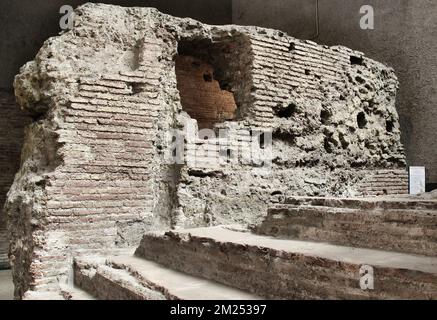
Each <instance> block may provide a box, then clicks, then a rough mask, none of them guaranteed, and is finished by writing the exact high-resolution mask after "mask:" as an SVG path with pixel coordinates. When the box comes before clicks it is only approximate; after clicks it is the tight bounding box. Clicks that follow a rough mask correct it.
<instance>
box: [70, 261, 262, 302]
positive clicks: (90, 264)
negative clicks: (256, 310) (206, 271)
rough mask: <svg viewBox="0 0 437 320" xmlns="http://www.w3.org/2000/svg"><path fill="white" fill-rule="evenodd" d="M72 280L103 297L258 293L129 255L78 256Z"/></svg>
mask: <svg viewBox="0 0 437 320" xmlns="http://www.w3.org/2000/svg"><path fill="white" fill-rule="evenodd" d="M74 281H75V284H76V285H77V286H79V287H81V288H82V289H84V290H85V291H87V292H89V293H90V294H92V295H93V296H95V297H97V298H98V299H104V300H166V299H168V300H254V299H261V298H260V297H258V296H256V295H254V294H250V293H247V292H244V291H242V290H239V289H235V288H232V287H228V286H225V285H223V284H219V283H217V282H214V281H211V280H206V279H202V278H197V277H193V276H190V275H187V274H184V273H181V272H178V271H174V270H170V269H167V268H165V267H163V266H162V265H159V264H157V263H155V262H151V261H147V260H145V259H142V258H138V257H135V256H132V255H126V256H113V257H107V258H104V259H103V258H100V259H95V258H84V257H81V258H77V259H76V261H75V265H74Z"/></svg>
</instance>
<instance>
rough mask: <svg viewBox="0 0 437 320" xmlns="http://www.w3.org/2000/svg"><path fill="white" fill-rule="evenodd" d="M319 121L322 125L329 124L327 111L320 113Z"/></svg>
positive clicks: (329, 118)
mask: <svg viewBox="0 0 437 320" xmlns="http://www.w3.org/2000/svg"><path fill="white" fill-rule="evenodd" d="M320 121H321V122H322V124H329V123H330V122H331V113H330V112H329V111H327V110H322V111H320Z"/></svg>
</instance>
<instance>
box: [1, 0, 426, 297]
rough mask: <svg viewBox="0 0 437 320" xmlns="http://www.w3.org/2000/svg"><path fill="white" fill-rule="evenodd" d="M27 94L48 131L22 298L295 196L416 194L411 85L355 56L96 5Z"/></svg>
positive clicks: (32, 133) (33, 192) (27, 202)
mask: <svg viewBox="0 0 437 320" xmlns="http://www.w3.org/2000/svg"><path fill="white" fill-rule="evenodd" d="M14 86H15V94H16V97H17V100H18V103H19V104H20V105H21V107H22V108H23V109H25V110H27V111H28V112H30V113H31V114H32V116H33V119H34V121H33V123H32V124H30V125H29V126H28V127H27V129H26V134H25V142H24V147H23V152H22V165H21V168H20V170H19V172H18V174H17V175H16V178H15V181H14V184H13V186H12V188H11V190H10V192H9V194H8V199H7V204H6V210H7V215H8V232H9V236H10V241H11V245H10V259H11V264H12V268H13V276H14V283H15V288H16V291H15V295H16V297H23V296H25V293H26V292H28V293H27V294H29V292H46V291H54V292H56V291H59V290H60V288H61V287H62V286H63V285H65V284H68V283H69V281H70V282H71V280H72V274H73V259H80V258H81V257H82V258H84V259H86V257H89V256H90V255H94V254H97V253H98V254H104V253H105V252H115V251H116V250H119V249H122V248H136V247H137V246H138V245H139V243H140V241H141V239H142V238H143V235H144V234H145V233H146V232H149V231H161V230H170V229H176V230H178V229H182V228H194V227H212V226H217V225H224V224H235V223H238V224H241V225H258V224H260V223H261V222H263V221H264V223H266V222H265V219H267V220H266V221H267V222H268V221H269V220H268V219H269V217H268V216H267V215H268V210H267V209H268V208H270V207H271V206H272V205H275V204H279V203H282V202H283V201H284V199H286V198H289V197H290V196H306V197H309V196H317V197H336V196H337V197H340V196H341V197H351V196H354V197H357V196H374V195H399V194H405V193H407V184H408V177H407V174H406V170H405V169H406V164H405V156H404V152H403V147H402V145H401V142H400V127H399V123H398V115H397V112H396V109H395V98H396V92H397V89H398V81H397V78H396V76H395V73H394V71H393V70H392V69H391V68H389V67H387V66H385V65H383V64H381V63H379V62H376V61H373V60H371V59H369V58H367V57H366V56H365V55H364V54H363V53H361V52H357V51H354V50H351V49H349V48H346V47H342V46H335V47H328V46H322V45H318V44H316V43H314V42H312V41H307V40H298V39H295V38H293V37H291V36H289V35H287V34H284V33H283V32H280V31H276V30H269V29H264V28H258V27H243V26H234V25H230V26H210V25H205V24H202V23H200V22H198V21H195V20H192V19H182V18H176V17H172V16H169V15H165V14H162V13H160V12H159V11H157V10H156V9H153V8H123V7H118V6H110V5H102V4H86V5H83V6H80V7H79V8H77V9H76V10H75V16H74V28H73V29H72V30H70V31H67V32H64V33H63V34H61V35H60V36H57V37H53V38H50V39H48V40H47V41H46V42H45V43H44V45H43V47H42V48H41V49H40V51H39V53H38V54H37V56H36V57H35V59H34V60H33V61H31V62H28V63H27V64H26V65H24V66H23V67H22V69H21V70H20V74H19V75H17V76H16V78H15V84H14ZM202 129H212V132H216V133H217V136H215V137H207V138H206V137H204V136H202V132H206V131H205V130H202ZM175 131H176V132H178V133H180V134H181V135H182V141H183V142H184V145H183V146H182V149H180V150H179V151H180V152H179V153H181V154H182V156H183V157H182V158H183V161H182V162H174V161H173V162H172V161H169V159H170V158H171V155H172V154H173V153H175V147H174V137H173V135H172V132H175ZM198 131H199V132H200V134H198ZM207 132H211V130H210V131H207ZM219 132H221V133H223V132H224V133H225V136H224V137H223V136H219V134H218V133H219ZM177 148H181V147H180V146H176V149H177ZM248 154H249V155H250V156H247V155H248ZM260 228H261V229H262V227H260ZM267 229H268V228H267V227H266V228H264V229H263V230H264V232H266V230H267ZM284 232H285V231H284ZM381 243H384V241H381ZM411 248H412V249H411V250H413V251H414V250H415V248H416V246H414V245H411ZM430 248H431V247H430ZM417 250H418V251H420V250H419V249H417ZM427 250H428V249H427ZM427 250H425V249H424V250H422V251H427ZM427 252H428V251H427ZM161 260H162V259H161ZM77 261H79V260H77ZM76 264H77V265H80V263H79V262H77V263H76ZM197 275H198V274H197ZM79 278H80V277H79ZM77 279H78V278H76V280H77ZM81 279H82V278H81ZM82 280H83V279H82ZM247 281H248V282H250V280H247ZM82 282H83V281H82ZM231 282H232V281H229V283H231ZM275 283H276V282H275ZM248 287H250V286H249V285H248V286H243V288H240V289H247V288H248ZM103 291H105V290H102V291H101V292H103ZM255 293H260V291H259V290H258V291H255ZM261 293H262V291H261ZM269 295H270V296H277V295H275V294H269ZM279 295H280V294H279ZM315 296H316V295H315ZM118 297H119V298H120V297H121V296H118ZM130 297H132V296H130ZM133 297H138V295H133ZM151 297H155V298H156V297H163V296H162V295H161V296H160V295H151ZM282 297H290V296H289V295H287V294H284V295H282ZM163 298H165V297H163ZM167 298H168V297H167ZM246 298H247V297H246Z"/></svg>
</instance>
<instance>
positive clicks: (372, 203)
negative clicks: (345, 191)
mask: <svg viewBox="0 0 437 320" xmlns="http://www.w3.org/2000/svg"><path fill="white" fill-rule="evenodd" d="M284 203H285V204H291V205H296V206H297V205H299V206H302V205H310V206H323V207H335V208H338V207H341V208H349V209H367V210H370V209H408V210H437V200H436V199H423V198H418V197H413V196H397V197H393V196H380V197H369V198H329V197H288V198H286V199H285V201H284Z"/></svg>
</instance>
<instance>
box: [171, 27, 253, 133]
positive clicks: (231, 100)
mask: <svg viewBox="0 0 437 320" xmlns="http://www.w3.org/2000/svg"><path fill="white" fill-rule="evenodd" d="M248 48H250V46H249V42H248V41H247V40H246V39H245V38H244V37H243V36H240V35H234V36H227V37H225V38H223V39H214V41H212V40H211V39H204V38H188V39H181V40H180V41H179V43H178V55H177V56H176V77H177V85H178V89H179V92H180V97H181V103H182V107H183V109H184V110H185V111H186V112H187V113H188V114H189V115H190V116H191V117H192V118H193V119H196V120H197V122H198V125H199V129H203V128H210V129H212V128H214V125H215V124H216V123H222V122H225V121H232V120H237V119H240V118H242V114H241V110H240V107H241V105H242V104H245V103H246V100H247V98H246V94H245V92H244V91H245V85H246V83H248V81H246V78H245V77H246V75H247V74H249V73H248V72H247V71H246V70H244V68H245V66H246V64H245V63H243V62H242V59H247V56H248V55H246V54H243V53H242V52H245V50H248Z"/></svg>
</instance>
